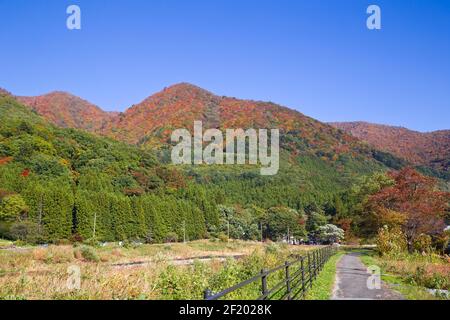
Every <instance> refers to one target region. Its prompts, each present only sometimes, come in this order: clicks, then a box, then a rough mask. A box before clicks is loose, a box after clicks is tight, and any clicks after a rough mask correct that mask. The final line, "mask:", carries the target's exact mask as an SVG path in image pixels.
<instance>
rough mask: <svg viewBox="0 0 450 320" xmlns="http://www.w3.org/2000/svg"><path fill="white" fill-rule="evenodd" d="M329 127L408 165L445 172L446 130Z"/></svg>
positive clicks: (449, 156) (448, 159)
mask: <svg viewBox="0 0 450 320" xmlns="http://www.w3.org/2000/svg"><path fill="white" fill-rule="evenodd" d="M331 125H333V126H334V127H336V128H339V129H342V130H344V131H345V132H347V133H349V134H351V135H353V136H355V137H356V138H359V139H361V140H363V141H366V142H367V143H369V144H370V145H372V146H374V147H375V148H377V149H380V150H383V151H386V152H389V153H392V154H394V155H396V156H397V157H400V158H403V159H405V160H406V161H408V162H410V163H411V164H414V165H418V166H428V167H431V168H434V169H436V170H439V171H442V172H447V173H448V172H449V168H450V130H441V131H435V132H428V133H422V132H417V131H412V130H408V129H406V128H401V127H393V126H386V125H379V124H373V123H367V122H337V123H331Z"/></svg>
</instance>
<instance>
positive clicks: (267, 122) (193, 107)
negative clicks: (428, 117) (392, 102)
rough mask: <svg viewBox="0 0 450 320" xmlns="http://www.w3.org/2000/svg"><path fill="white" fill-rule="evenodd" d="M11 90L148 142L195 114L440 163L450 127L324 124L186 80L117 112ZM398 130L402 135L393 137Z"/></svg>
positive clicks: (301, 143)
mask: <svg viewBox="0 0 450 320" xmlns="http://www.w3.org/2000/svg"><path fill="white" fill-rule="evenodd" d="M3 91H4V92H7V91H6V90H3ZM16 98H17V99H18V101H20V102H21V103H23V104H25V105H27V106H28V107H30V108H32V109H33V110H35V111H36V112H37V113H39V114H40V115H41V116H43V117H44V118H45V119H47V120H49V121H50V122H51V123H53V124H55V125H57V126H61V127H69V128H76V129H83V130H86V131H89V132H92V133H96V134H100V135H103V136H107V137H110V138H114V139H116V140H120V141H124V142H127V143H131V144H138V145H144V146H148V147H161V146H164V145H167V144H168V143H170V135H171V132H172V131H173V130H174V129H178V128H187V129H192V127H193V124H194V121H202V122H203V124H204V128H217V129H227V128H233V129H237V128H243V129H247V128H255V129H258V128H266V129H271V128H279V129H280V130H281V132H282V133H283V132H284V133H285V134H290V136H289V138H286V140H289V141H284V143H285V145H287V146H288V148H290V149H292V150H293V152H297V153H302V152H303V153H308V154H317V155H320V156H321V157H324V158H330V159H332V158H336V156H335V155H340V154H343V153H344V154H345V153H352V152H353V153H355V152H356V153H361V152H362V153H365V154H370V152H371V151H370V150H369V149H367V148H366V147H364V146H363V144H361V143H360V141H363V142H365V143H367V144H368V145H369V146H370V147H373V148H376V149H378V150H381V151H383V152H387V153H390V154H393V155H394V156H396V157H398V158H401V159H405V160H406V161H407V162H408V163H410V164H413V165H418V166H430V167H432V168H434V169H437V170H444V171H448V166H449V163H448V162H449V161H448V159H449V158H450V138H449V136H450V135H449V133H450V131H449V130H438V131H434V132H430V133H421V132H416V131H413V130H409V129H407V128H403V127H394V126H389V125H372V124H370V123H369V122H363V121H361V122H346V123H339V122H335V123H328V124H327V123H322V122H320V121H318V120H315V119H313V118H311V117H308V116H306V115H304V114H303V113H301V112H299V111H297V110H294V109H290V108H287V107H284V106H281V105H278V104H275V103H272V102H264V101H257V100H240V99H237V98H232V97H226V96H218V95H215V94H214V93H212V92H210V91H208V90H205V89H203V88H201V87H199V86H196V85H193V84H190V83H187V82H181V83H178V84H174V85H171V86H168V87H165V88H164V89H163V90H161V91H159V92H156V93H154V94H152V95H150V96H148V97H147V98H145V99H143V100H142V101H141V102H139V103H137V104H134V105H132V106H130V107H129V108H127V109H126V110H125V111H124V112H121V113H112V112H106V111H103V110H102V109H101V108H100V107H98V106H96V105H94V104H92V103H90V102H88V101H86V100H84V99H82V98H79V97H77V96H75V95H72V94H70V93H67V92H62V91H53V92H50V93H48V94H45V95H41V96H36V97H16ZM369 129H370V130H369ZM399 137H402V139H401V143H398V142H397V141H396V140H398V139H399ZM289 144H290V147H289ZM372 153H373V152H372ZM382 157H384V155H382Z"/></svg>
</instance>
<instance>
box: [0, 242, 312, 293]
mask: <svg viewBox="0 0 450 320" xmlns="http://www.w3.org/2000/svg"><path fill="white" fill-rule="evenodd" d="M314 248H315V247H314V246H289V245H286V244H284V245H283V244H276V243H266V244H262V243H258V242H243V241H230V242H229V243H228V242H220V241H209V240H203V241H195V242H192V243H187V244H181V243H177V244H162V245H139V246H129V247H121V246H119V245H118V244H109V245H108V246H106V247H88V246H71V245H67V246H49V247H46V248H44V247H29V248H16V249H10V250H0V299H83V300H84V299H202V298H203V293H204V290H205V289H207V288H209V289H211V290H213V291H214V292H219V291H221V290H223V289H225V288H227V287H230V286H232V285H235V284H237V283H239V282H241V281H243V280H246V279H248V278H250V277H252V276H254V275H255V274H257V273H258V272H260V270H261V269H262V268H272V267H275V266H278V265H280V264H282V263H284V262H285V261H287V260H289V259H292V255H298V254H304V253H305V252H306V251H307V250H311V249H314ZM71 266H78V267H80V271H81V287H80V290H77V289H73V290H71V289H69V288H68V286H67V284H68V281H69V279H70V276H71V274H70V273H69V271H70V269H69V267H71ZM270 281H276V279H271V280H270ZM259 290H260V288H259V287H257V286H255V287H252V286H249V287H247V288H245V290H241V291H239V292H236V293H235V294H234V295H232V296H230V297H229V298H230V299H238V298H239V299H252V298H253V299H254V298H256V297H257V296H258V294H259Z"/></svg>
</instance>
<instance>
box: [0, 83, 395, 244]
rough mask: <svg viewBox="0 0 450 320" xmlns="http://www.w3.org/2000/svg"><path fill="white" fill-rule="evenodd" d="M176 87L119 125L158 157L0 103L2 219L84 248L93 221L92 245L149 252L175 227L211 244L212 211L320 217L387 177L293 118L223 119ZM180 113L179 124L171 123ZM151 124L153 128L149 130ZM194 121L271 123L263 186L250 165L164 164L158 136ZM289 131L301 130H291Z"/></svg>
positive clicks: (263, 113)
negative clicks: (314, 211)
mask: <svg viewBox="0 0 450 320" xmlns="http://www.w3.org/2000/svg"><path fill="white" fill-rule="evenodd" d="M181 88H182V89H183V90H181V91H180V92H178V91H177V90H178V89H180V86H176V87H173V88H170V89H168V90H166V91H164V92H162V93H160V94H157V95H156V96H154V97H152V98H150V99H149V101H148V102H147V103H150V105H149V106H148V107H147V108H144V107H143V106H142V105H140V106H136V107H135V108H132V109H130V110H129V111H128V113H127V114H128V116H126V117H125V118H124V119H125V122H124V123H130V124H131V123H132V124H133V127H136V128H139V130H131V127H130V128H129V129H128V128H127V131H124V132H125V133H127V134H129V133H130V132H131V133H134V132H136V131H139V132H146V134H149V133H152V132H154V133H155V134H154V135H153V137H155V141H159V146H160V147H161V148H159V151H158V156H156V154H155V153H154V152H153V151H152V150H153V148H152V146H153V145H154V144H151V143H150V140H148V139H147V140H146V139H145V136H144V139H143V141H141V142H145V143H144V144H145V148H139V147H138V146H133V145H130V144H125V143H121V142H117V141H115V140H113V139H110V138H106V137H99V136H95V135H92V134H89V133H86V132H83V131H80V130H77V129H65V128H59V127H56V126H54V125H52V124H50V123H49V122H48V121H47V120H46V119H44V118H43V117H41V116H38V115H37V114H36V112H34V111H33V110H30V108H29V107H26V106H24V105H22V104H21V103H20V102H19V101H18V100H17V99H16V98H14V97H13V96H11V95H9V94H6V93H2V94H0V117H1V119H2V121H1V123H0V204H1V205H2V206H3V205H6V204H7V203H9V202H10V201H14V208H15V209H14V210H12V212H15V213H16V214H18V215H19V216H21V217H22V218H21V220H23V219H26V221H30V223H32V224H31V226H30V225H27V226H26V228H34V229H33V230H35V229H38V230H41V231H40V232H39V239H41V240H39V241H56V240H59V239H67V238H70V237H72V236H79V237H82V238H84V239H86V238H89V237H91V236H92V229H93V221H94V220H95V221H96V223H97V225H96V230H97V237H98V238H99V239H102V240H114V239H144V238H146V239H153V240H152V241H157V242H160V241H164V239H166V238H167V237H169V236H171V235H172V236H171V237H173V234H174V233H175V234H176V236H177V237H181V236H182V235H183V233H184V231H183V226H184V225H185V226H186V228H187V231H186V232H187V233H188V237H189V239H199V238H203V237H204V236H205V234H206V232H213V233H214V234H217V232H218V231H220V229H221V228H222V227H223V225H222V224H220V221H221V220H220V219H219V212H218V205H228V206H233V207H234V206H237V207H238V208H249V209H248V210H250V209H251V208H262V209H251V210H267V209H269V208H272V207H276V208H279V207H286V208H288V207H289V208H294V209H296V210H300V211H302V210H303V209H304V208H306V207H309V206H313V207H316V206H325V205H326V206H327V208H329V210H331V209H330V208H332V207H333V205H334V204H333V203H334V202H333V201H334V199H335V197H336V195H337V194H338V193H339V192H342V191H343V190H345V189H347V188H348V187H349V186H350V185H351V184H352V183H353V182H354V181H355V180H356V179H357V178H358V177H359V176H361V175H364V174H368V173H371V172H374V171H379V170H385V169H387V167H386V166H385V165H383V164H382V163H381V162H379V161H377V160H376V159H375V158H374V157H373V154H372V152H373V150H371V149H370V148H367V147H366V146H364V145H361V144H360V143H359V142H358V140H357V139H355V138H352V137H351V136H349V135H346V134H342V133H340V132H339V131H338V130H336V129H333V128H332V127H330V126H327V125H325V124H321V123H319V122H317V121H315V120H312V119H310V118H307V117H305V116H303V115H301V114H299V113H297V112H295V111H292V110H289V109H286V108H281V107H278V106H275V105H273V104H265V103H259V102H247V104H246V105H245V106H244V107H242V108H244V110H243V111H242V113H239V116H234V115H233V114H231V110H234V111H236V110H238V108H239V106H240V104H238V102H237V100H234V99H230V98H218V97H216V96H214V95H211V94H209V93H206V92H205V91H203V90H200V89H197V88H195V87H190V88H192V90H186V88H183V86H182V87H181ZM189 96H190V97H191V99H190V100H189V99H187V97H189ZM200 98H202V99H200ZM204 99H210V100H209V101H210V103H211V104H208V107H205V106H204V104H203V103H201V102H204ZM217 101H220V104H219V105H217V104H216V102H217ZM163 102H165V103H166V104H164V105H163ZM165 106H167V108H169V109H170V110H172V111H173V112H176V110H178V109H180V110H183V111H180V112H179V113H177V117H176V116H174V115H172V114H171V113H170V112H162V111H161V110H160V109H161V108H163V109H164V110H166V108H165ZM208 108H209V109H208ZM154 109H156V110H157V111H158V110H159V111H158V112H156V111H155V110H154ZM208 110H209V112H208ZM215 110H220V111H221V112H220V113H217V112H216V111H215ZM140 112H144V114H145V116H144V115H143V114H141V113H140ZM147 112H150V113H151V114H152V116H149V115H148V113H147ZM189 112H191V113H192V114H189ZM194 113H195V114H194ZM163 114H166V115H167V118H169V119H170V121H167V120H166V119H164V117H163V116H162V115H163ZM184 114H186V115H187V119H188V120H185V122H181V121H180V119H182V117H181V115H184ZM218 114H219V115H220V116H221V118H217V115H218ZM157 116H160V118H158V120H155V117H157ZM197 116H200V117H203V118H200V119H204V120H205V123H206V124H210V125H213V124H214V123H215V124H217V125H218V126H222V125H224V126H241V125H242V126H243V125H244V123H243V122H240V121H244V119H246V117H248V119H252V121H253V123H252V125H254V126H257V127H258V126H266V125H269V128H270V126H275V124H276V122H278V121H279V122H281V121H282V122H283V123H282V130H285V132H286V134H284V135H283V138H282V146H281V155H280V157H281V159H280V172H279V174H278V175H276V176H273V177H264V176H261V175H260V174H259V169H258V168H257V167H255V166H246V165H243V166H196V167H192V166H185V167H176V168H175V167H173V166H171V165H170V161H169V159H168V158H167V151H168V149H169V148H168V147H169V145H168V144H167V143H165V141H166V140H165V139H166V138H167V137H166V133H165V130H164V128H167V126H169V125H172V126H173V127H174V126H175V125H176V126H178V125H180V126H187V127H188V126H189V124H190V121H191V120H194V119H196V117H197ZM140 118H144V119H143V120H141V127H147V126H148V125H151V126H153V127H151V126H149V128H150V129H142V128H141V127H138V126H137V122H132V121H137V120H138V119H140ZM218 120H220V122H218ZM175 121H178V122H175ZM158 122H160V123H158ZM300 123H302V124H304V128H305V129H304V130H301V129H300V130H294V129H295V126H297V125H298V124H300ZM122 124H123V123H122ZM144 130H145V131H144ZM152 130H154V131H152ZM288 130H290V131H288ZM157 132H159V133H160V135H159V136H158V135H157V134H156V133H157ZM119 133H120V134H123V133H122V132H120V131H119ZM122 137H123V136H122ZM151 137H152V136H151ZM124 140H126V139H124ZM246 210H247V209H246ZM286 210H287V209H286ZM1 211H2V209H1V206H0V213H1ZM10 211H11V210H8V214H11V212H10ZM246 214H250V213H246ZM0 215H1V214H0ZM250 216H251V215H250ZM239 219H242V218H239ZM246 219H250V218H246ZM0 220H1V219H0ZM183 221H188V222H183ZM246 221H247V220H246ZM248 221H253V220H248ZM8 226H9V225H8V224H6V225H5V224H4V223H0V235H2V234H3V235H4V236H8V233H7V232H8V230H9V227H8ZM250 227H251V230H252V231H251V232H252V235H251V237H256V235H257V234H258V233H257V232H255V225H254V224H252V225H249V228H250ZM218 228H219V229H218ZM249 232H250V231H249ZM248 237H250V235H249V236H248ZM30 241H31V240H30ZM33 241H37V240H33Z"/></svg>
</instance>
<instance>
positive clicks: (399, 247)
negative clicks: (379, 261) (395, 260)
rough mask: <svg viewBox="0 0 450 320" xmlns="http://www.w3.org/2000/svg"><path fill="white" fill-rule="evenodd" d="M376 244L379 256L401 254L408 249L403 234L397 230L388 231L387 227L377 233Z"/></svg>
mask: <svg viewBox="0 0 450 320" xmlns="http://www.w3.org/2000/svg"><path fill="white" fill-rule="evenodd" d="M376 244H377V250H378V253H379V254H380V255H386V254H393V255H396V254H401V253H403V252H405V251H406V250H407V248H408V244H407V240H406V236H405V234H404V233H403V232H402V231H401V230H400V229H399V228H394V229H389V227H387V226H384V227H383V228H381V229H380V230H379V231H378V235H377V238H376Z"/></svg>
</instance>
